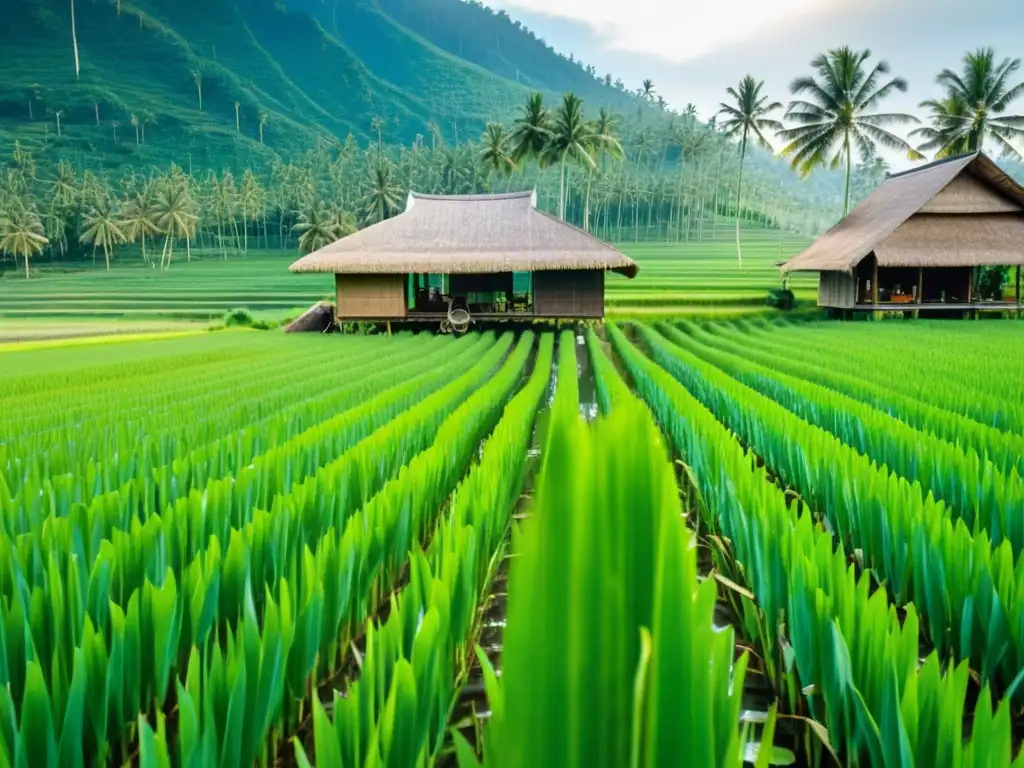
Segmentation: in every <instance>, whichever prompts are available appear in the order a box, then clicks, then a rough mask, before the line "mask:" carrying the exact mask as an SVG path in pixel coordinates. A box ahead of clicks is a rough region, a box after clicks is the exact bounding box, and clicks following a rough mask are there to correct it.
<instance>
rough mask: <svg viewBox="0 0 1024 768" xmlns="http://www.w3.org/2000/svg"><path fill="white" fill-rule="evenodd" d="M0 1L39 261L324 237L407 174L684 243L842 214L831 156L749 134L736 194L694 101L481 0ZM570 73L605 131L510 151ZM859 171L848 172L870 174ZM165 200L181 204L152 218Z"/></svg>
mask: <svg viewBox="0 0 1024 768" xmlns="http://www.w3.org/2000/svg"><path fill="white" fill-rule="evenodd" d="M7 6H8V8H9V9H10V13H9V15H8V18H9V19H10V21H11V23H9V24H5V25H2V26H0V48H2V50H3V51H4V56H3V58H2V59H0V219H2V218H3V216H6V219H7V220H8V221H9V222H11V226H14V225H15V224H17V225H18V227H20V230H19V231H22V230H24V232H28V231H30V230H32V228H33V227H35V228H36V230H37V232H38V235H39V236H40V237H44V238H45V240H44V243H43V244H42V245H40V246H39V247H38V249H35V251H36V252H34V253H33V254H32V256H33V258H37V259H38V260H40V261H50V260H65V259H78V258H83V257H91V256H92V255H93V254H94V253H95V251H96V248H97V247H101V249H102V250H103V252H105V253H109V252H110V250H111V247H112V246H113V245H117V244H121V243H123V242H125V241H128V242H139V243H142V242H145V240H146V238H147V237H148V238H150V239H152V240H156V241H158V242H163V244H164V250H166V251H168V252H170V251H172V250H173V249H174V248H175V247H176V246H178V247H180V246H184V247H185V248H186V250H187V249H188V248H189V246H190V243H191V241H192V239H193V237H194V236H195V235H196V234H197V232H201V231H202V230H203V229H204V228H205V229H207V230H208V231H210V232H214V231H215V232H216V239H217V241H219V242H221V243H223V240H224V237H225V235H226V233H229V232H230V233H231V234H232V236H234V237H235V239H236V240H237V239H239V234H241V236H242V239H243V240H244V238H245V236H246V235H247V234H251V235H253V236H254V237H260V238H261V239H262V240H263V242H264V244H266V243H268V242H269V241H270V240H271V239H272V238H271V235H272V234H273V233H274V232H275V231H276V235H277V237H276V240H277V243H278V245H279V246H283V247H289V243H293V242H294V238H296V237H298V234H299V233H300V232H308V231H310V229H312V230H313V231H314V233H315V234H316V238H313V239H312V240H310V238H307V240H310V242H313V241H319V240H323V239H324V238H329V237H333V236H337V235H338V234H340V232H342V231H345V230H347V229H348V228H350V227H352V226H361V225H365V224H367V223H371V222H373V221H376V220H379V219H381V218H385V217H387V216H389V215H393V214H394V213H396V212H397V211H398V210H400V209H401V206H402V202H403V201H404V199H405V194H406V193H407V192H408V190H410V189H415V190H418V191H423V192H435V193H448V194H453V193H479V192H488V191H503V190H506V189H512V188H516V189H522V188H527V189H528V188H536V189H537V190H538V197H539V200H540V205H541V206H542V207H543V208H545V209H546V210H549V211H552V212H560V213H561V214H562V215H564V216H565V217H566V218H567V219H568V220H569V221H571V222H573V223H575V224H577V225H579V226H583V227H584V228H590V229H592V231H594V232H595V233H597V234H599V236H602V237H605V238H607V239H614V240H617V241H619V242H622V241H633V240H650V239H657V238H665V239H668V240H673V241H675V240H694V239H696V240H697V241H699V242H700V241H703V239H704V238H705V236H706V233H705V228H704V223H705V222H707V221H714V220H716V218H717V217H720V216H728V217H734V216H736V215H737V213H739V216H740V218H742V219H744V220H746V221H747V222H749V223H756V224H758V225H767V226H782V227H783V228H786V229H789V230H791V231H795V232H801V233H806V234H813V233H815V232H819V231H821V230H822V229H824V228H825V227H827V226H829V225H830V224H832V223H833V222H834V221H835V219H836V217H837V214H838V202H839V200H840V196H839V194H838V186H837V185H836V184H835V183H834V182H835V181H836V178H835V175H834V174H833V175H830V174H826V173H819V174H816V175H815V177H814V178H813V179H812V180H811V181H810V182H801V181H799V180H798V179H797V177H796V176H795V175H794V174H793V173H792V172H791V171H790V170H789V168H788V167H787V165H786V163H785V162H784V161H783V160H781V159H779V158H773V157H771V156H770V155H769V154H768V153H766V152H764V151H763V150H761V149H759V148H753V147H752V148H751V149H750V151H749V152H748V153H747V158H746V173H745V176H744V196H743V200H742V201H737V199H736V191H737V188H738V172H739V152H738V149H737V146H736V144H735V142H733V141H731V140H729V139H728V138H727V137H726V136H725V134H723V132H722V131H720V130H717V126H716V125H715V123H714V120H713V119H709V117H710V116H703V117H702V116H699V115H697V114H696V113H695V111H694V110H692V109H680V110H673V109H671V108H670V107H669V105H667V104H665V103H664V102H663V101H661V100H660V99H658V98H656V97H653V96H651V95H650V94H648V95H647V96H646V97H644V96H642V95H640V94H638V93H637V92H636V91H635V90H631V89H630V88H628V87H627V86H626V85H625V84H623V83H621V82H619V81H617V80H616V79H615V78H613V77H612V76H611V75H610V74H600V73H598V72H597V71H596V70H595V69H594V68H593V67H591V66H588V65H586V64H584V63H582V62H580V61H579V60H577V59H575V58H574V57H573V56H572V55H571V54H565V53H563V52H556V51H555V50H553V49H552V48H551V47H549V46H548V44H547V43H546V42H545V41H543V40H542V39H540V38H538V36H537V35H536V34H535V33H534V32H532V31H530V30H527V29H525V28H523V27H522V26H521V25H520V24H518V23H517V22H515V21H513V20H512V19H510V18H509V17H508V16H507V15H506V14H504V13H502V12H497V11H494V10H492V9H490V8H487V7H485V6H482V5H480V4H479V3H466V2H463V1H462V0H374V1H373V2H370V1H364V0H173V1H172V0H59V1H58V0H7ZM72 14H73V15H72ZM568 92H571V93H573V94H575V95H576V96H577V97H579V98H580V99H582V102H579V103H578V104H579V106H578V108H579V109H580V110H581V112H580V115H579V119H580V120H583V121H585V123H586V125H588V126H595V125H597V121H599V120H601V121H603V127H602V128H601V130H602V131H606V132H607V137H606V138H608V139H609V140H608V141H607V142H606V143H605V145H604V149H602V150H601V151H596V152H595V154H594V157H593V158H591V160H590V161H588V162H590V163H592V164H590V165H588V163H587V162H576V161H575V160H574V161H573V162H570V163H568V164H567V165H566V164H564V163H558V162H550V160H545V159H544V158H541V157H539V156H537V155H536V153H534V154H528V155H527V156H523V157H517V158H515V159H513V158H512V156H511V155H510V154H509V153H510V152H511V151H512V150H511V136H512V128H513V121H514V120H516V119H519V118H522V117H523V115H524V109H526V107H527V101H528V99H529V98H530V97H531V95H533V94H535V93H540V95H541V97H542V99H543V111H544V112H545V113H546V115H547V117H546V118H545V119H551V120H555V118H556V116H557V115H558V114H562V113H561V112H560V110H561V109H562V107H563V106H564V102H563V94H566V93H568ZM605 109H606V110H607V111H604V112H602V110H605ZM552 124H553V123H552ZM485 129H488V130H485ZM545 130H547V129H545ZM588 130H589V128H588ZM577 160H578V158H577ZM563 166H564V170H563ZM563 175H564V181H565V189H566V192H565V196H564V200H563V199H562V197H561V195H560V187H561V181H562V176H563ZM855 179H856V181H857V194H858V195H860V194H863V193H866V191H867V190H868V189H870V188H871V187H872V186H873V185H874V184H876V183H877V181H878V179H877V178H876V177H875V174H872V173H862V172H861V171H859V170H858V172H857V173H856V175H855ZM559 207H561V208H562V210H561V211H558V209H559ZM160 211H164V212H165V213H164V214H161V213H160ZM167 211H175V212H176V213H175V216H179V215H180V217H183V218H181V219H180V221H179V223H178V224H175V225H174V226H171V224H170V223H169V222H171V218H173V217H171V214H170V213H166V212H167ZM169 217H170V218H169ZM268 220H269V221H270V226H269V227H268ZM147 221H149V222H151V223H150V224H147V223H146V222H147ZM153 221H159V222H163V223H161V224H152V222H153ZM97 222H105V224H104V225H103V228H101V229H100V230H97V229H96V225H97ZM133 222H134V223H133ZM108 224H109V225H110V226H109V227H108V226H107V225H108ZM151 224H152V225H151ZM268 230H269V231H268ZM97 232H102V233H105V234H101V235H99V237H100V240H102V241H104V242H106V243H107V247H102V246H100V245H99V241H98V240H97V239H96V238H97V236H98V235H97ZM11 242H13V241H11ZM26 247H27V246H26ZM13 250H18V249H13ZM21 250H24V249H21ZM7 251H12V249H11V248H9V249H7ZM19 252H20V251H19ZM0 255H6V256H8V257H11V256H13V252H11V253H8V252H5V253H4V254H0Z"/></svg>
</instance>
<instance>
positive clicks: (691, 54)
mask: <svg viewBox="0 0 1024 768" xmlns="http://www.w3.org/2000/svg"><path fill="white" fill-rule="evenodd" d="M833 2H834V0H825V1H824V2H823V0H700V1H699V2H687V1H686V0H630V1H629V2H625V1H624V0H492V3H491V4H493V5H497V6H500V7H504V8H505V9H506V10H508V11H509V12H510V13H512V14H513V15H514V14H515V11H516V10H521V11H528V12H531V13H537V14H543V15H546V16H553V17H557V18H564V19H570V20H572V21H576V22H580V23H583V24H585V25H587V26H588V27H590V28H591V29H592V30H593V31H594V32H595V33H596V34H597V35H598V36H599V37H600V38H601V39H602V42H603V43H604V44H605V46H606V47H607V48H608V49H609V50H612V51H631V52H637V53H644V54H647V55H649V56H653V57H656V58H659V59H662V60H664V61H668V62H673V63H681V62H685V61H691V60H693V59H697V58H700V57H702V56H705V55H707V54H709V53H712V52H714V51H716V50H719V49H721V48H723V47H725V46H728V45H730V44H735V43H740V42H743V41H745V40H754V39H756V38H758V37H760V36H763V35H765V34H770V33H771V31H772V30H774V29H777V28H778V27H779V26H780V25H783V24H789V23H791V22H793V21H798V20H801V19H802V18H806V17H807V16H809V15H812V14H815V15H816V14H818V13H820V12H821V11H822V10H824V9H823V6H826V5H832V4H833Z"/></svg>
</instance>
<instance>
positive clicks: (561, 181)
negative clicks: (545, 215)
mask: <svg viewBox="0 0 1024 768" xmlns="http://www.w3.org/2000/svg"><path fill="white" fill-rule="evenodd" d="M565 155H566V153H565V152H563V153H562V163H561V168H560V169H559V173H558V218H560V219H561V220H562V221H565Z"/></svg>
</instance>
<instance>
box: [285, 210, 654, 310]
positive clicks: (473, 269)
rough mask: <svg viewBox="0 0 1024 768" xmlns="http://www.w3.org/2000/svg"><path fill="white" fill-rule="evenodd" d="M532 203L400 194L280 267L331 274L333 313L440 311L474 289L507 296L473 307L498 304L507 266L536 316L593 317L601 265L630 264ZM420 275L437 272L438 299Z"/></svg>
mask: <svg viewBox="0 0 1024 768" xmlns="http://www.w3.org/2000/svg"><path fill="white" fill-rule="evenodd" d="M536 203H537V200H536V193H535V192H515V193H507V194H494V195H423V194H417V193H410V195H409V198H408V202H407V204H406V208H405V210H404V211H403V212H402V213H400V214H399V215H398V216H395V217H394V218H391V219H387V220H386V221H382V222H380V223H378V224H374V225H372V226H370V227H367V228H366V229H363V230H360V231H359V232H356V233H354V234H351V235H349V236H347V237H344V238H342V239H340V240H338V241H337V242H334V243H331V244H330V245H327V246H325V247H323V248H321V249H319V250H318V251H314V252H313V253H311V254H309V255H308V256H304V257H302V258H301V259H299V260H298V261H296V262H295V263H294V264H292V265H291V268H290V269H291V271H292V272H331V273H334V274H335V275H336V278H335V279H336V284H337V288H338V315H339V317H340V318H341V319H396V320H397V319H415V318H422V317H424V316H425V315H431V316H433V315H437V314H439V313H441V312H442V310H443V312H444V313H445V314H447V311H448V307H450V306H451V305H452V303H453V302H455V303H458V302H460V301H461V302H462V303H465V304H467V305H468V304H469V303H472V299H473V298H479V294H483V293H487V294H489V295H492V296H491V298H492V299H493V294H499V293H500V294H509V296H508V298H507V299H502V300H501V302H499V301H498V300H497V299H494V300H493V301H488V302H485V301H476V302H475V304H476V306H477V315H478V316H479V315H480V314H481V312H482V310H481V309H480V307H481V306H483V305H486V306H487V308H489V309H494V306H496V305H497V304H498V303H500V304H501V306H502V307H503V308H502V309H501V312H506V311H509V310H508V309H507V308H508V307H511V305H512V304H513V300H512V297H511V294H512V293H513V289H512V282H513V280H512V276H513V274H516V273H518V274H523V273H529V275H530V277H531V284H530V291H529V302H528V303H529V306H530V308H531V313H532V314H534V315H536V316H543V317H599V316H603V314H604V272H605V271H608V270H610V271H613V272H618V273H620V274H623V275H625V276H626V277H630V278H631V277H633V276H635V275H636V273H637V265H636V263H635V262H634V261H633V260H632V259H630V258H629V257H628V256H626V255H625V254H623V253H620V252H619V251H617V250H616V249H614V248H612V247H611V246H610V245H608V244H607V243H604V242H602V241H601V240H599V239H597V238H596V237H594V236H592V235H590V234H588V233H586V232H584V231H582V230H580V229H578V228H577V227H574V226H572V225H571V224H567V223H566V222H563V221H560V220H558V219H557V218H555V217H553V216H551V215H549V214H547V213H545V212H544V211H541V210H538V208H537V204H536ZM427 276H443V277H444V279H442V281H441V284H442V287H443V288H444V289H445V290H444V294H445V297H444V299H443V300H442V299H440V298H438V299H437V301H435V303H432V304H431V303H428V301H427V299H426V298H421V297H420V296H419V294H418V293H417V291H421V292H425V290H426V287H427V280H426V277H427ZM409 296H413V297H414V298H412V299H410V298H409ZM440 301H446V302H447V304H440V303H437V302H440ZM496 313H497V312H491V313H490V314H496ZM483 314H488V313H487V312H483Z"/></svg>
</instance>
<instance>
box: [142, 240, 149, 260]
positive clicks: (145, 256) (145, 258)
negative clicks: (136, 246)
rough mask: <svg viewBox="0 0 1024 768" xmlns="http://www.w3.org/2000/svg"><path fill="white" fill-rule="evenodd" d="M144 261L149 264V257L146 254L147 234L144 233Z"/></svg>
mask: <svg viewBox="0 0 1024 768" xmlns="http://www.w3.org/2000/svg"><path fill="white" fill-rule="evenodd" d="M142 261H143V263H145V264H149V257H148V256H147V255H146V235H145V234H143V235H142Z"/></svg>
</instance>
